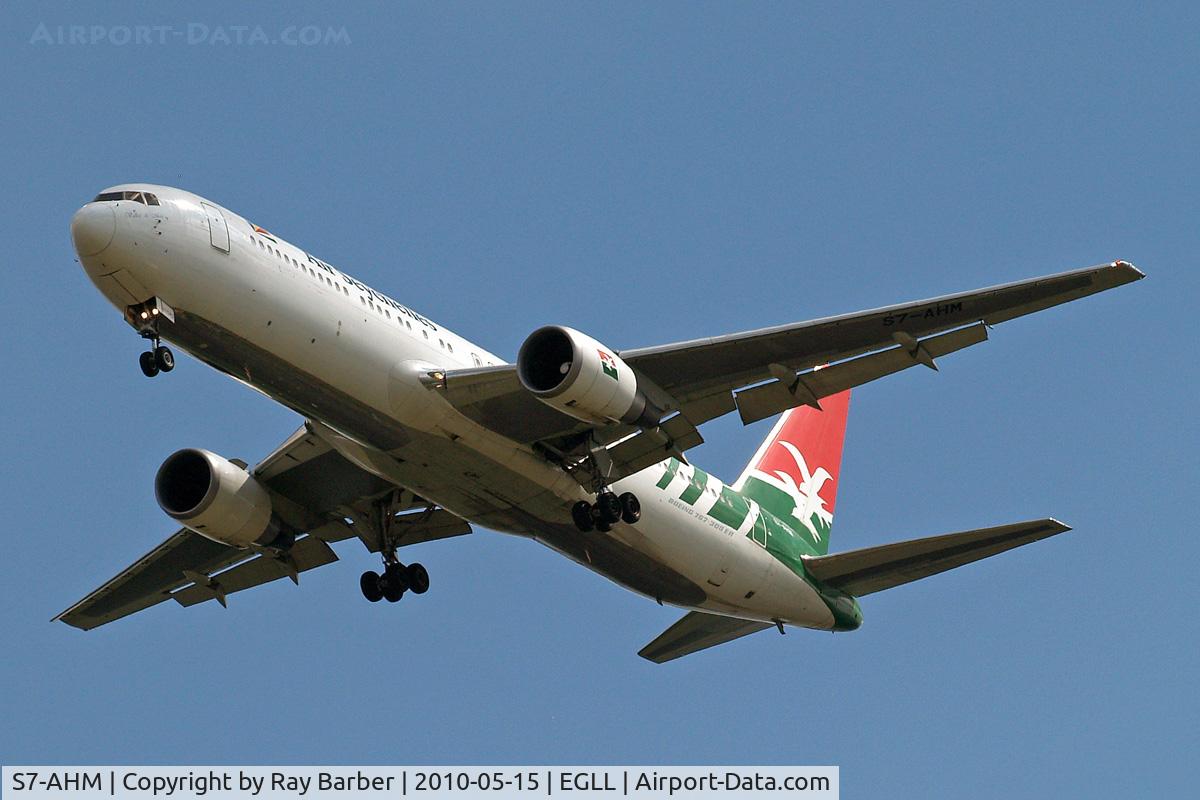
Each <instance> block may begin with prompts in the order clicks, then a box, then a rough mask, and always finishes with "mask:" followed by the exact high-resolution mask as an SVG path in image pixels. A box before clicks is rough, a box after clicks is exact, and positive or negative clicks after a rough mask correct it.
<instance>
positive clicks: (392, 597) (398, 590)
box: [379, 567, 408, 603]
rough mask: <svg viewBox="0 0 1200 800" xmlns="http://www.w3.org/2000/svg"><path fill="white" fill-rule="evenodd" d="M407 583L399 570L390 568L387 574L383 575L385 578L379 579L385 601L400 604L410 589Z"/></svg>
mask: <svg viewBox="0 0 1200 800" xmlns="http://www.w3.org/2000/svg"><path fill="white" fill-rule="evenodd" d="M406 583H407V582H406V581H405V580H404V577H403V576H402V575H401V574H400V571H399V570H394V569H392V567H388V570H387V572H385V573H383V577H382V578H380V579H379V588H380V589H381V590H382V592H383V599H384V600H387V601H388V602H389V603H395V602H398V601H399V600H400V598H401V597H404V590H405V589H407V588H408V587H407V585H406Z"/></svg>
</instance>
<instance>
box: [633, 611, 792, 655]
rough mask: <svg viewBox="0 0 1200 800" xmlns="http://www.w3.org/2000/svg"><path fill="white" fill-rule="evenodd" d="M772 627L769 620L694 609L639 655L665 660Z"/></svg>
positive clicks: (644, 648)
mask: <svg viewBox="0 0 1200 800" xmlns="http://www.w3.org/2000/svg"><path fill="white" fill-rule="evenodd" d="M770 627H772V626H771V623H769V622H756V621H754V620H745V619H737V618H735V617H723V616H720V615H719V614H706V613H704V612H702V611H691V612H688V613H687V614H685V615H684V616H683V617H682V618H681V619H680V620H679V621H678V622H676V623H675V624H674V625H672V626H671V627H669V628H667V629H666V630H665V631H663V632H662V634H660V635H659V636H658V638H657V639H655V640H654V641H652V642H650V644H648V645H646V646H645V647H643V648H642V649H641V650H639V651H638V655H639V656H641V657H642V658H644V659H646V660H648V661H653V662H654V663H655V664H662V663H664V662H666V661H672V660H674V659H676V658H681V657H683V656H686V655H690V654H692V653H695V652H697V651H700V650H706V649H708V648H709V647H716V646H717V645H719V644H725V643H726V642H732V641H733V640H734V639H740V638H741V637H743V636H748V635H750V634H752V633H757V632H758V631H761V630H765V629H767V628H770Z"/></svg>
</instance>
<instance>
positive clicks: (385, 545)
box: [356, 493, 429, 603]
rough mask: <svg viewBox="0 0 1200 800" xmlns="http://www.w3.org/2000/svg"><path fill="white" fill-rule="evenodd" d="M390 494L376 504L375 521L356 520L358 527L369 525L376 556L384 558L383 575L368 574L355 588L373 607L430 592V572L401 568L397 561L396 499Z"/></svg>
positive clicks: (376, 573) (403, 566)
mask: <svg viewBox="0 0 1200 800" xmlns="http://www.w3.org/2000/svg"><path fill="white" fill-rule="evenodd" d="M398 495H399V493H392V494H391V495H389V496H388V497H387V498H385V499H384V500H381V501H379V502H377V503H376V504H375V508H374V511H375V513H374V515H373V516H374V519H371V520H356V521H358V522H359V524H369V525H370V526H371V527H373V528H374V529H375V531H374V532H375V534H376V535H377V536H378V537H379V552H380V554H381V555H382V556H383V573H382V574H380V573H378V572H375V571H373V570H368V571H367V572H364V573H363V574H362V577H360V578H359V579H358V586H359V588H360V589H361V590H362V593H363V597H365V598H367V600H369V601H370V602H372V603H378V602H379V601H380V600H387V601H388V602H389V603H395V602H398V601H399V600H400V598H402V597H404V593H405V592H412V593H413V594H425V593H426V592H428V591H429V572H428V571H427V570H426V569H425V567H423V566H422V565H420V564H416V563H413V564H408V565H405V564H401V563H400V559H398V558H397V557H396V550H397V547H398V545H397V542H396V537H395V536H394V534H393V531H392V528H393V527H394V526H393V523H394V522H395V520H396V506H397V502H396V500H397V497H398Z"/></svg>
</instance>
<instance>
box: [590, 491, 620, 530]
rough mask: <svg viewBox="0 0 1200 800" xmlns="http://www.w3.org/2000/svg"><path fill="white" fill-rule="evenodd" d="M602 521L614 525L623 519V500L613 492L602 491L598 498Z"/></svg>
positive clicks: (597, 503)
mask: <svg viewBox="0 0 1200 800" xmlns="http://www.w3.org/2000/svg"><path fill="white" fill-rule="evenodd" d="M596 510H597V511H598V512H599V516H600V520H599V521H600V522H604V523H606V524H608V525H612V524H614V523H616V522H619V521H620V520H621V500H620V498H618V497H617V496H616V495H615V494H613V493H612V492H601V493H600V495H599V496H598V497H597V498H596Z"/></svg>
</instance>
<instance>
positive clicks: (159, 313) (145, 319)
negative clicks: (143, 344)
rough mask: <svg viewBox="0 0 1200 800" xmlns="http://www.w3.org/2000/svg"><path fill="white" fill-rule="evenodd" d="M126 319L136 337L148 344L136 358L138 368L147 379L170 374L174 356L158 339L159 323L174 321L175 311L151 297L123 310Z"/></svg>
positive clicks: (173, 367) (173, 364)
mask: <svg viewBox="0 0 1200 800" xmlns="http://www.w3.org/2000/svg"><path fill="white" fill-rule="evenodd" d="M125 315H126V318H127V319H128V320H129V322H130V324H131V325H133V327H135V328H137V332H138V335H139V336H141V337H142V338H143V339H147V340H149V342H150V349H149V350H148V351H146V352H144V353H142V354H141V355H140V356H139V357H138V366H140V367H141V368H142V374H143V375H145V376H146V377H147V378H153V377H154V376H155V375H157V374H158V373H160V372H170V371H171V370H173V369H175V354H174V353H172V352H171V348H169V347H167V346H166V345H164V344H163V343H162V340H161V339H160V338H159V333H158V326H159V321H160V320H162V319H163V318H164V317H165V318H166V319H168V320H170V321H171V322H174V321H175V310H174V309H172V308H171V307H170V306H169V305H167V304H166V303H164V302H163V301H162V300H160V299H159V298H157V297H152V298H150V299H149V300H147V301H146V302H144V303H141V304H139V305H136V306H129V308H127V309H125Z"/></svg>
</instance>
